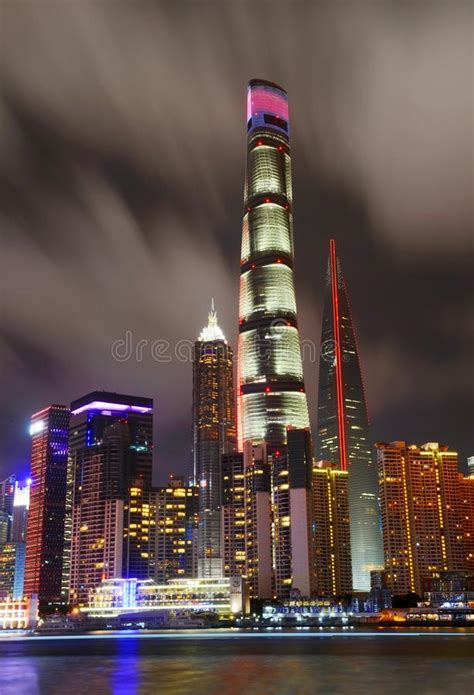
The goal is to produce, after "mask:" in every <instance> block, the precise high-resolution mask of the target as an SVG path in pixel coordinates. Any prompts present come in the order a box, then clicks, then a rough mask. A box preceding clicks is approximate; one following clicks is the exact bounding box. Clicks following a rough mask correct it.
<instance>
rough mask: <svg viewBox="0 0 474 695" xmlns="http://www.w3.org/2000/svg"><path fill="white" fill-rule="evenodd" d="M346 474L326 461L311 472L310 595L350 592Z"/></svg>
mask: <svg viewBox="0 0 474 695" xmlns="http://www.w3.org/2000/svg"><path fill="white" fill-rule="evenodd" d="M347 481H348V473H347V471H341V470H339V469H337V468H336V467H335V465H334V464H332V463H330V462H329V461H318V463H317V464H316V465H314V466H313V471H312V485H311V490H312V529H311V551H312V552H311V563H312V568H311V569H312V593H314V594H315V595H317V596H341V595H343V594H350V593H351V589H352V571H351V539H350V528H349V499H348V490H347V487H348V486H347Z"/></svg>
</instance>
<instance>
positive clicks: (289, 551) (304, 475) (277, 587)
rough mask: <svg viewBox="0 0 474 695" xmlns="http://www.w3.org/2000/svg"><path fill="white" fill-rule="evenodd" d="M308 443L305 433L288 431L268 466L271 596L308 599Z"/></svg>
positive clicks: (309, 512) (309, 480)
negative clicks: (269, 474)
mask: <svg viewBox="0 0 474 695" xmlns="http://www.w3.org/2000/svg"><path fill="white" fill-rule="evenodd" d="M312 456H313V452H312V443H311V434H310V432H309V430H297V429H294V428H290V429H289V430H288V443H287V446H285V447H282V449H281V450H277V451H275V452H273V455H272V463H271V488H272V511H273V517H272V545H273V578H274V595H275V596H276V597H277V598H289V597H290V595H291V593H292V592H294V591H298V592H299V593H300V595H301V596H306V597H309V596H310V595H311V563H310V545H311V543H310V538H311V536H310V524H311V482H312V480H311V471H312V460H313V459H312Z"/></svg>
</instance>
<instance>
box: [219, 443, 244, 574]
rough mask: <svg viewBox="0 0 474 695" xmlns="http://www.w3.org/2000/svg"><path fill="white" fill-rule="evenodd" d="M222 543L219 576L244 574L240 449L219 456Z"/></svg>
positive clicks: (241, 459) (242, 487) (242, 456)
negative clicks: (220, 468)
mask: <svg viewBox="0 0 474 695" xmlns="http://www.w3.org/2000/svg"><path fill="white" fill-rule="evenodd" d="M222 544H223V545H222V547H223V564H224V567H223V575H224V576H225V577H235V576H244V575H245V573H246V566H245V560H246V548H245V472H244V455H243V453H241V452H235V453H233V454H223V456H222Z"/></svg>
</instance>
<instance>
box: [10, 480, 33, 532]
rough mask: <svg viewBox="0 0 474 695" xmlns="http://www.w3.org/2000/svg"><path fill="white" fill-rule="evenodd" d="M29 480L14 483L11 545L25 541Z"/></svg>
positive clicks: (28, 506)
mask: <svg viewBox="0 0 474 695" xmlns="http://www.w3.org/2000/svg"><path fill="white" fill-rule="evenodd" d="M30 487H31V478H28V479H27V480H25V481H22V482H19V481H18V480H17V481H15V492H14V496H13V510H12V527H11V541H12V542H13V543H17V542H25V541H26V530H27V527H28V509H29V508H30Z"/></svg>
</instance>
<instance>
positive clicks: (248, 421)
mask: <svg viewBox="0 0 474 695" xmlns="http://www.w3.org/2000/svg"><path fill="white" fill-rule="evenodd" d="M247 130H248V136H247V144H248V151H247V171H246V181H245V195H244V217H243V226H242V252H241V277H240V304H239V359H238V373H239V400H238V404H239V409H238V417H239V448H242V446H243V443H244V442H245V441H251V442H253V443H259V442H263V441H265V442H267V443H268V444H269V445H271V446H281V445H283V444H285V442H286V430H287V428H288V427H289V426H293V427H297V428H305V427H308V426H309V420H308V407H307V402H306V394H305V390H304V381H303V366H302V360H301V349H300V340H299V333H298V326H297V321H296V301H295V287H294V275H293V229H292V226H293V225H292V209H291V206H292V189H291V159H290V148H289V137H288V132H289V120H288V98H287V95H286V92H285V91H284V90H283V89H282V88H281V87H278V86H277V85H275V84H273V83H270V82H265V81H262V80H252V81H251V82H250V84H249V88H248V101H247Z"/></svg>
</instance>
